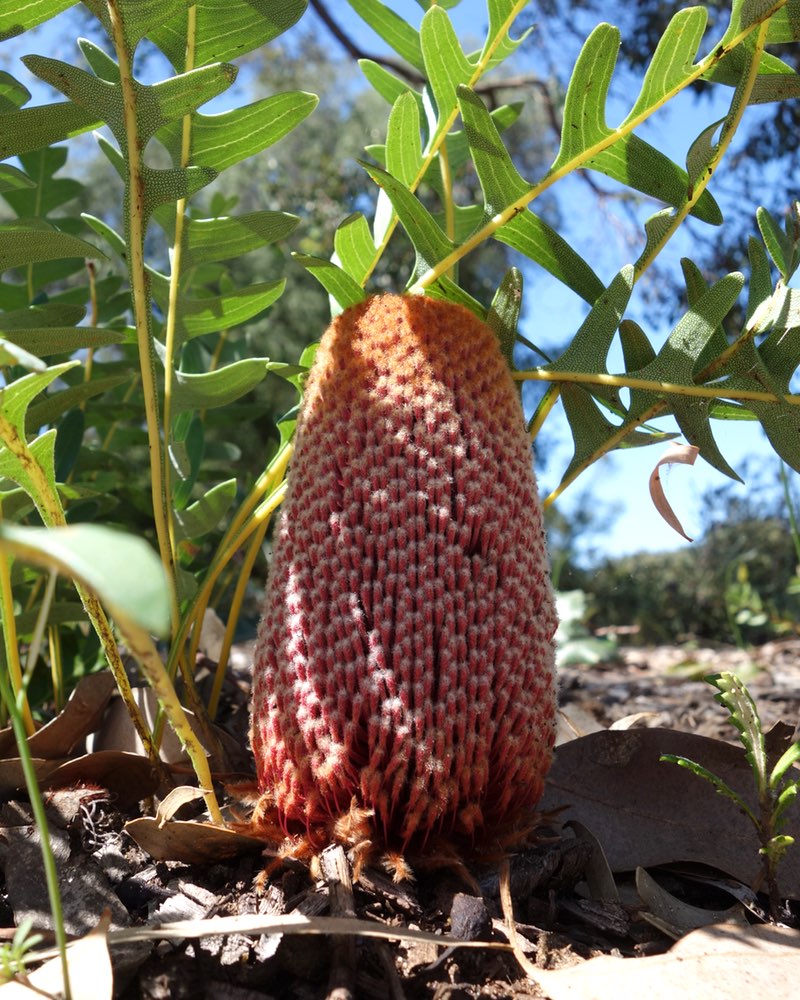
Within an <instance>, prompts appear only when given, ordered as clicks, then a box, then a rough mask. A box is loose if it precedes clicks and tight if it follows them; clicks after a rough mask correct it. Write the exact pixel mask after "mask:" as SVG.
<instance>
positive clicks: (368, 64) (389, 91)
mask: <svg viewBox="0 0 800 1000" xmlns="http://www.w3.org/2000/svg"><path fill="white" fill-rule="evenodd" d="M358 65H359V66H360V67H361V72H362V73H363V74H364V76H365V78H366V80H367V82H368V83H370V84H372V86H373V87H374V89H375V90H376V91H377V92H378V94H380V96H381V97H382V98H383V99H384V100H385V101H388V102H389V104H392V105H394V103H395V102H396V101H397V98H398V97H401V96H402V95H403V94H413V95H414V98H415V100H416V101H417V105H418V107H419V109H420V112H421V111H422V95H421V94H418V93H417V92H416V91H415V90H413V89H412V88H411V86H410V85H409V84H408V83H406V82H405V81H404V80H400V79H399V78H398V77H396V76H395V75H394V74H393V73H390V72H389V70H388V69H385V68H384V67H383V66H381V65H379V64H378V63H376V62H373V61H372V60H371V59H359V60H358Z"/></svg>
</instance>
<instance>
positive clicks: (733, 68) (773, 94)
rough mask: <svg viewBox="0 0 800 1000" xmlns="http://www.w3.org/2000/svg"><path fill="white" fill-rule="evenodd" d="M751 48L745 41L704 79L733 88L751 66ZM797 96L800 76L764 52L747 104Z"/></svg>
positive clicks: (784, 99) (775, 57) (705, 74)
mask: <svg viewBox="0 0 800 1000" xmlns="http://www.w3.org/2000/svg"><path fill="white" fill-rule="evenodd" d="M752 54H753V53H752V47H751V46H750V45H748V44H747V43H746V42H745V43H743V44H742V45H740V46H738V47H737V48H735V49H733V50H732V51H731V52H729V53H728V55H726V56H725V58H724V59H722V60H721V61H720V62H718V63H715V64H714V65H713V66H712V67H711V69H709V70H708V72H707V73H704V74H703V79H704V80H707V81H709V82H710V83H721V84H725V85H726V86H729V87H736V86H737V85H738V84H739V83H740V81H741V80H742V78H743V77H744V76H745V75H746V74H747V72H748V70H749V68H750V61H751V58H752ZM798 95H800V77H798V75H797V73H796V72H795V71H794V70H793V69H792V67H791V66H787V65H786V63H785V62H783V61H782V60H780V59H778V58H777V56H773V55H771V54H770V53H769V52H764V53H762V55H761V59H760V61H759V64H758V76H757V77H756V80H755V82H754V83H753V88H752V90H751V92H750V95H749V98H748V104H768V103H770V102H771V101H786V100H790V99H791V98H794V97H797V96H798Z"/></svg>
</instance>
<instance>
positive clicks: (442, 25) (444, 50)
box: [409, 5, 475, 134]
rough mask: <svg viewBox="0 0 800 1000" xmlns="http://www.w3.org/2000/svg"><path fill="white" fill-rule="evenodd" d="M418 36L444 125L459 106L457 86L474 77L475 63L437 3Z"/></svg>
mask: <svg viewBox="0 0 800 1000" xmlns="http://www.w3.org/2000/svg"><path fill="white" fill-rule="evenodd" d="M419 39H420V47H421V49H422V58H423V60H424V61H425V73H426V76H427V78H428V84H429V86H430V89H431V91H432V92H433V97H434V100H435V101H436V112H437V119H438V122H439V127H440V128H441V127H442V125H443V123H444V122H445V120H446V119H447V118H448V117H449V116H450V112H451V111H452V109H453V108H454V107H455V106H456V90H457V89H458V87H459V86H460V85H461V84H465V83H468V82H469V81H470V80H471V79H472V76H473V74H474V72H475V67H474V66H473V65H472V63H471V62H470V61H469V60H468V59H467V57H466V56H465V55H464V53H463V51H462V50H461V45H460V44H459V41H458V36H457V35H456V33H455V30H454V29H453V25H452V23H451V21H450V18H449V17H448V16H447V14H446V13H445V11H444V10H442V8H441V7H439V6H438V5H437V6H435V7H431V9H430V10H429V11H428V12H427V14H426V15H425V16H424V17H423V19H422V24H421V25H420V31H419ZM409 99H410V100H413V98H409ZM437 134H438V133H437Z"/></svg>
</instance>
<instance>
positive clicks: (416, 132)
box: [385, 94, 422, 187]
mask: <svg viewBox="0 0 800 1000" xmlns="http://www.w3.org/2000/svg"><path fill="white" fill-rule="evenodd" d="M385 157H386V169H387V170H388V171H389V173H390V174H392V175H393V176H394V177H396V178H397V179H398V180H400V181H402V182H403V184H405V185H406V187H411V185H412V184H413V183H414V181H415V180H416V178H417V174H418V173H419V168H420V166H421V165H422V140H421V137H420V118H419V108H418V107H417V102H416V101H415V100H414V98H413V96H412V95H411V94H402V95H401V96H400V97H398V98H397V101H396V102H395V104H394V107H393V108H392V111H391V114H390V115H389V124H388V125H387V127H386V148H385Z"/></svg>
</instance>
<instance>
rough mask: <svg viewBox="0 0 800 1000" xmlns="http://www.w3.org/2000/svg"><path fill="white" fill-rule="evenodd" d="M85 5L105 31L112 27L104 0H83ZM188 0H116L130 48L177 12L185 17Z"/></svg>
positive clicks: (133, 47)
mask: <svg viewBox="0 0 800 1000" xmlns="http://www.w3.org/2000/svg"><path fill="white" fill-rule="evenodd" d="M84 2H85V3H86V6H87V7H88V8H89V9H90V10H91V12H92V13H93V14H94V15H95V17H96V18H98V19H99V20H100V21H101V22H102V24H103V27H104V28H105V29H106V31H107V32H108V33H109V34H111V33H112V30H113V29H112V27H111V22H110V20H109V15H108V6H107V5H106V2H105V0H84ZM189 3H190V0H117V2H116V8H117V14H118V15H119V17H120V20H121V22H122V33H123V35H124V37H125V41H126V43H127V45H128V47H129V49H130V50H131V52H133V50H134V49H135V48H136V46H137V45H138V44H139V42H140V41H141V40H142V39H143V38H145V37H146V36H147V35H148V34H149V33H150V32H151V31H153V30H154V29H155V28H157V27H158V26H159V25H162V24H164V22H165V21H168V20H169V19H170V18H172V17H174V16H175V15H176V14H178V13H179V12H180V13H181V14H182V15H183V16H184V17H185V16H186V8H187V6H188V5H189Z"/></svg>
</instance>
